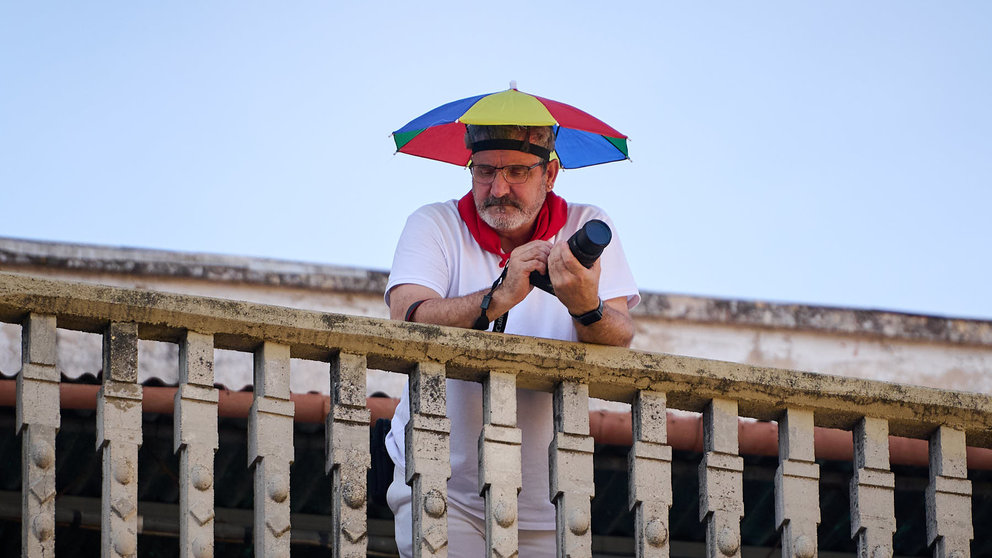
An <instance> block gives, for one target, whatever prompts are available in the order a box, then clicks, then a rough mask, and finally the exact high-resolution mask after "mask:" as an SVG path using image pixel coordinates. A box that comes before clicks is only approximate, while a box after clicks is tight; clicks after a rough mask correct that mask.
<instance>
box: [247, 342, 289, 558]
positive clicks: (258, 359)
mask: <svg viewBox="0 0 992 558" xmlns="http://www.w3.org/2000/svg"><path fill="white" fill-rule="evenodd" d="M294 409H295V407H294V405H293V402H292V401H290V400H289V347H288V346H286V345H280V344H278V343H270V342H268V341H266V342H264V343H262V346H261V347H259V348H258V349H256V350H255V396H254V399H253V400H252V403H251V414H250V415H249V418H248V467H249V468H252V469H253V470H254V480H255V487H254V494H255V522H254V539H255V541H254V542H255V555H256V556H273V557H277V558H282V557H288V556H289V542H290V534H289V530H290V522H289V466H290V465H291V464H292V463H293V415H294Z"/></svg>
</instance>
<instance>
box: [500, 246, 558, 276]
mask: <svg viewBox="0 0 992 558" xmlns="http://www.w3.org/2000/svg"><path fill="white" fill-rule="evenodd" d="M551 250H552V246H551V243H550V242H548V241H546V240H534V241H531V242H528V243H527V244H523V245H521V246H519V247H517V248H516V249H515V250H513V252H511V253H510V262H512V271H513V272H515V273H520V274H525V275H530V272H531V271H537V272H539V273H547V272H548V256H549V255H550V254H551Z"/></svg>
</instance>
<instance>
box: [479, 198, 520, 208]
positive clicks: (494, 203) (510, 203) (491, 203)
mask: <svg viewBox="0 0 992 558" xmlns="http://www.w3.org/2000/svg"><path fill="white" fill-rule="evenodd" d="M500 206H507V207H515V208H517V209H522V208H521V207H520V204H519V203H517V202H516V201H514V200H512V199H510V198H509V197H508V196H503V197H501V198H496V197H492V196H490V197H488V198H486V200H485V201H484V202H482V208H483V209H488V208H490V207H500Z"/></svg>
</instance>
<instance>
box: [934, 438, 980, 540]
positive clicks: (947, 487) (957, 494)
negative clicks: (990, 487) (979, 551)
mask: <svg viewBox="0 0 992 558" xmlns="http://www.w3.org/2000/svg"><path fill="white" fill-rule="evenodd" d="M926 502H927V543H928V544H929V545H930V547H931V548H932V549H933V556H934V557H935V558H966V557H967V556H970V555H971V539H972V538H973V537H974V531H973V529H972V525H971V481H969V480H968V456H967V447H966V445H965V436H964V432H962V431H960V430H954V429H953V428H948V427H946V426H941V427H940V428H938V429H937V430H936V431H935V432H934V433H933V435H931V436H930V484H929V485H928V486H927V492H926Z"/></svg>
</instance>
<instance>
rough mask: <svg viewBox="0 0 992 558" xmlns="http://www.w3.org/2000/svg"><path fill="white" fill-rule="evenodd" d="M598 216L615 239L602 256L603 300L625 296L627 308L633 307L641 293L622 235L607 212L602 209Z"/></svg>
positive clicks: (601, 287) (600, 288) (638, 301)
mask: <svg viewBox="0 0 992 558" xmlns="http://www.w3.org/2000/svg"><path fill="white" fill-rule="evenodd" d="M596 218H597V219H602V220H603V221H604V222H605V223H606V224H607V225H609V226H610V230H611V231H612V232H613V239H612V240H611V241H610V244H609V246H607V247H606V249H605V250H604V251H603V255H602V257H601V260H602V261H601V264H600V265H601V266H602V273H601V274H600V279H599V296H600V298H602V299H603V300H609V299H611V298H619V297H625V298H626V299H627V308H628V309H631V308H633V307H635V306H637V305H638V303H640V302H641V294H640V292H639V291H638V290H637V282H636V281H634V274H633V273H632V272H631V271H630V265H629V264H628V263H627V256H626V255H625V254H624V251H623V244H622V243H621V242H620V235H618V234H617V228H616V225H614V224H613V221H612V220H611V219H610V217H609V216H608V215H606V213H605V212H603V211H602V210H600V211H599V215H597V216H596Z"/></svg>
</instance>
